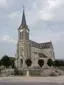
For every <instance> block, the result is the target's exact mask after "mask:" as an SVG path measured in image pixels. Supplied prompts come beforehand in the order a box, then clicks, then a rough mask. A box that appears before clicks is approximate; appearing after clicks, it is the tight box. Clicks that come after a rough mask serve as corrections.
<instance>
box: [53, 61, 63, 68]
mask: <svg viewBox="0 0 64 85" xmlns="http://www.w3.org/2000/svg"><path fill="white" fill-rule="evenodd" d="M54 66H57V67H59V66H64V61H63V60H55V61H54Z"/></svg>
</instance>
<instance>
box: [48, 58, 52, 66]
mask: <svg viewBox="0 0 64 85" xmlns="http://www.w3.org/2000/svg"><path fill="white" fill-rule="evenodd" d="M47 64H48V66H50V67H51V66H52V65H53V61H52V59H48V61H47Z"/></svg>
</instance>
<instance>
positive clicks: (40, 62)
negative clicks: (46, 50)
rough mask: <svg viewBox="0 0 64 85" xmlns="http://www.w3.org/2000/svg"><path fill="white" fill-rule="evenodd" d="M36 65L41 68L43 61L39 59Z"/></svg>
mask: <svg viewBox="0 0 64 85" xmlns="http://www.w3.org/2000/svg"><path fill="white" fill-rule="evenodd" d="M38 64H39V66H40V67H42V66H43V65H44V60H43V59H39V60H38Z"/></svg>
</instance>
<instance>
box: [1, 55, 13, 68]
mask: <svg viewBox="0 0 64 85" xmlns="http://www.w3.org/2000/svg"><path fill="white" fill-rule="evenodd" d="M14 60H15V59H14V58H13V57H8V56H7V55H4V56H3V57H2V59H1V60H0V66H1V65H3V66H5V67H6V68H8V67H9V66H11V67H14Z"/></svg>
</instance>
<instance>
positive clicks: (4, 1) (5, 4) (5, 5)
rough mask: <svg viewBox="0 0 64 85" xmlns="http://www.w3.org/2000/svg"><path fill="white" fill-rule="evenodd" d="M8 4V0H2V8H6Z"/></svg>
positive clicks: (0, 5) (0, 1)
mask: <svg viewBox="0 0 64 85" xmlns="http://www.w3.org/2000/svg"><path fill="white" fill-rule="evenodd" d="M7 6H8V4H7V1H6V0H0V8H5V7H7Z"/></svg>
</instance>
